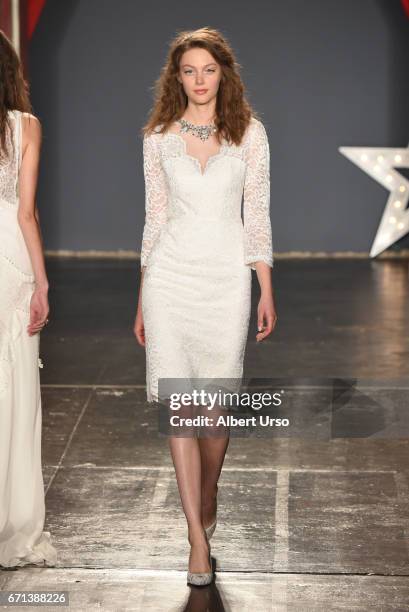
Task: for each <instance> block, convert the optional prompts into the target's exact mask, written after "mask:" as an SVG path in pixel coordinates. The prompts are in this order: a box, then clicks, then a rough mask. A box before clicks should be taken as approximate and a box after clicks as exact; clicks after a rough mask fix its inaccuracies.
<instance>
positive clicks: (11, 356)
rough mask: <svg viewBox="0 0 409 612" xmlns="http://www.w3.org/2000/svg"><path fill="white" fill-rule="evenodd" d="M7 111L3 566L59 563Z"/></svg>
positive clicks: (16, 159)
mask: <svg viewBox="0 0 409 612" xmlns="http://www.w3.org/2000/svg"><path fill="white" fill-rule="evenodd" d="M9 116H10V121H11V127H12V135H10V133H8V140H7V142H8V146H9V150H10V151H12V153H11V155H10V156H9V158H8V159H6V160H5V159H4V158H3V159H1V160H0V287H1V292H0V566H4V567H13V566H22V565H26V564H29V563H34V564H43V563H44V561H45V562H46V563H47V564H49V565H54V564H55V563H56V558H57V556H56V555H57V554H56V550H55V548H54V546H53V545H52V544H51V538H50V533H49V532H46V531H43V527H44V520H45V500H44V485H43V476H42V471H41V425H42V414H41V395H40V379H39V365H40V362H39V357H38V356H39V335H38V334H35V335H34V336H31V337H30V336H29V335H28V334H27V331H26V328H27V325H28V323H29V320H30V313H29V306H30V299H31V295H32V293H33V290H34V276H33V270H32V266H31V262H30V257H29V254H28V251H27V247H26V244H25V242H24V238H23V234H22V232H21V229H20V226H19V224H18V220H17V210H18V204H19V196H18V175H19V168H20V164H21V136H22V123H21V118H22V117H21V112H20V111H17V110H14V111H9ZM12 143H14V151H13V150H12V149H11V146H12Z"/></svg>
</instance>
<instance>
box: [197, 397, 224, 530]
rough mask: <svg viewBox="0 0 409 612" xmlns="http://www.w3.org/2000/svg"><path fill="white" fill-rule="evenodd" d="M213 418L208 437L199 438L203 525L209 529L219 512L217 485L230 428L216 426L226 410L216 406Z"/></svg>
mask: <svg viewBox="0 0 409 612" xmlns="http://www.w3.org/2000/svg"><path fill="white" fill-rule="evenodd" d="M208 414H209V415H210V416H211V417H212V418H213V422H214V425H213V427H208V428H207V432H206V433H207V435H206V437H199V448H200V456H201V462H202V472H201V474H202V524H203V527H209V526H210V525H211V524H212V523H214V521H215V519H216V512H217V489H218V487H217V483H218V481H219V477H220V474H221V471H222V467H223V462H224V458H225V455H226V451H227V447H228V445H229V441H230V437H229V428H228V427H225V426H222V425H218V426H217V425H216V422H217V418H218V417H219V416H220V415H224V416H225V415H226V410H223V409H222V408H221V407H220V406H215V407H214V408H212V410H210V411H209V412H208Z"/></svg>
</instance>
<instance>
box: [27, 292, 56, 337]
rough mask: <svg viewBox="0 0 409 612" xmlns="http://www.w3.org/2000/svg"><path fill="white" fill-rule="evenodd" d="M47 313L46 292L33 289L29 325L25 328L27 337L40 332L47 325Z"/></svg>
mask: <svg viewBox="0 0 409 612" xmlns="http://www.w3.org/2000/svg"><path fill="white" fill-rule="evenodd" d="M49 311H50V309H49V305H48V292H47V291H46V290H43V289H38V288H37V289H35V290H34V293H33V295H32V296H31V301H30V323H29V324H28V326H27V331H28V335H29V336H33V335H34V334H37V333H38V332H40V331H41V330H42V329H43V327H44V325H46V324H47V323H48V314H49Z"/></svg>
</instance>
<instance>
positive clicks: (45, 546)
mask: <svg viewBox="0 0 409 612" xmlns="http://www.w3.org/2000/svg"><path fill="white" fill-rule="evenodd" d="M0 549H1V545H0ZM56 563H57V551H56V549H55V548H54V546H53V545H52V543H51V534H50V532H49V531H43V532H42V534H41V536H40V537H39V539H38V540H37V542H36V543H35V544H34V546H23V547H22V550H21V552H19V553H17V554H14V556H13V557H11V559H7V560H4V559H3V560H2V559H1V557H0V568H11V567H23V566H25V565H40V566H45V567H54V566H55V565H56Z"/></svg>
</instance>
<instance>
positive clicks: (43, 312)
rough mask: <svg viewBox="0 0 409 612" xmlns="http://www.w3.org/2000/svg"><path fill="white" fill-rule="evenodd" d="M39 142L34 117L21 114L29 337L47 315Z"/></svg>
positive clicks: (21, 190)
mask: <svg viewBox="0 0 409 612" xmlns="http://www.w3.org/2000/svg"><path fill="white" fill-rule="evenodd" d="M41 139H42V130H41V124H40V122H39V120H38V119H37V118H36V117H34V116H33V115H28V114H25V115H23V116H22V161H21V167H20V175H19V195H20V203H19V208H18V213H17V215H18V222H19V225H20V228H21V231H22V234H23V237H24V241H25V243H26V245H27V250H28V253H29V256H30V259H31V264H32V267H33V272H34V278H35V290H34V293H33V295H32V298H31V303H30V323H29V326H28V328H27V331H28V333H29V335H30V336H32V335H33V334H35V333H37V332H39V331H41V329H42V328H43V327H44V325H45V323H46V320H47V317H48V313H49V306H48V279H47V273H46V269H45V263H44V251H43V241H42V236H41V230H40V221H39V214H38V209H37V205H36V191H37V180H38V172H39V164H40V151H41Z"/></svg>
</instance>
